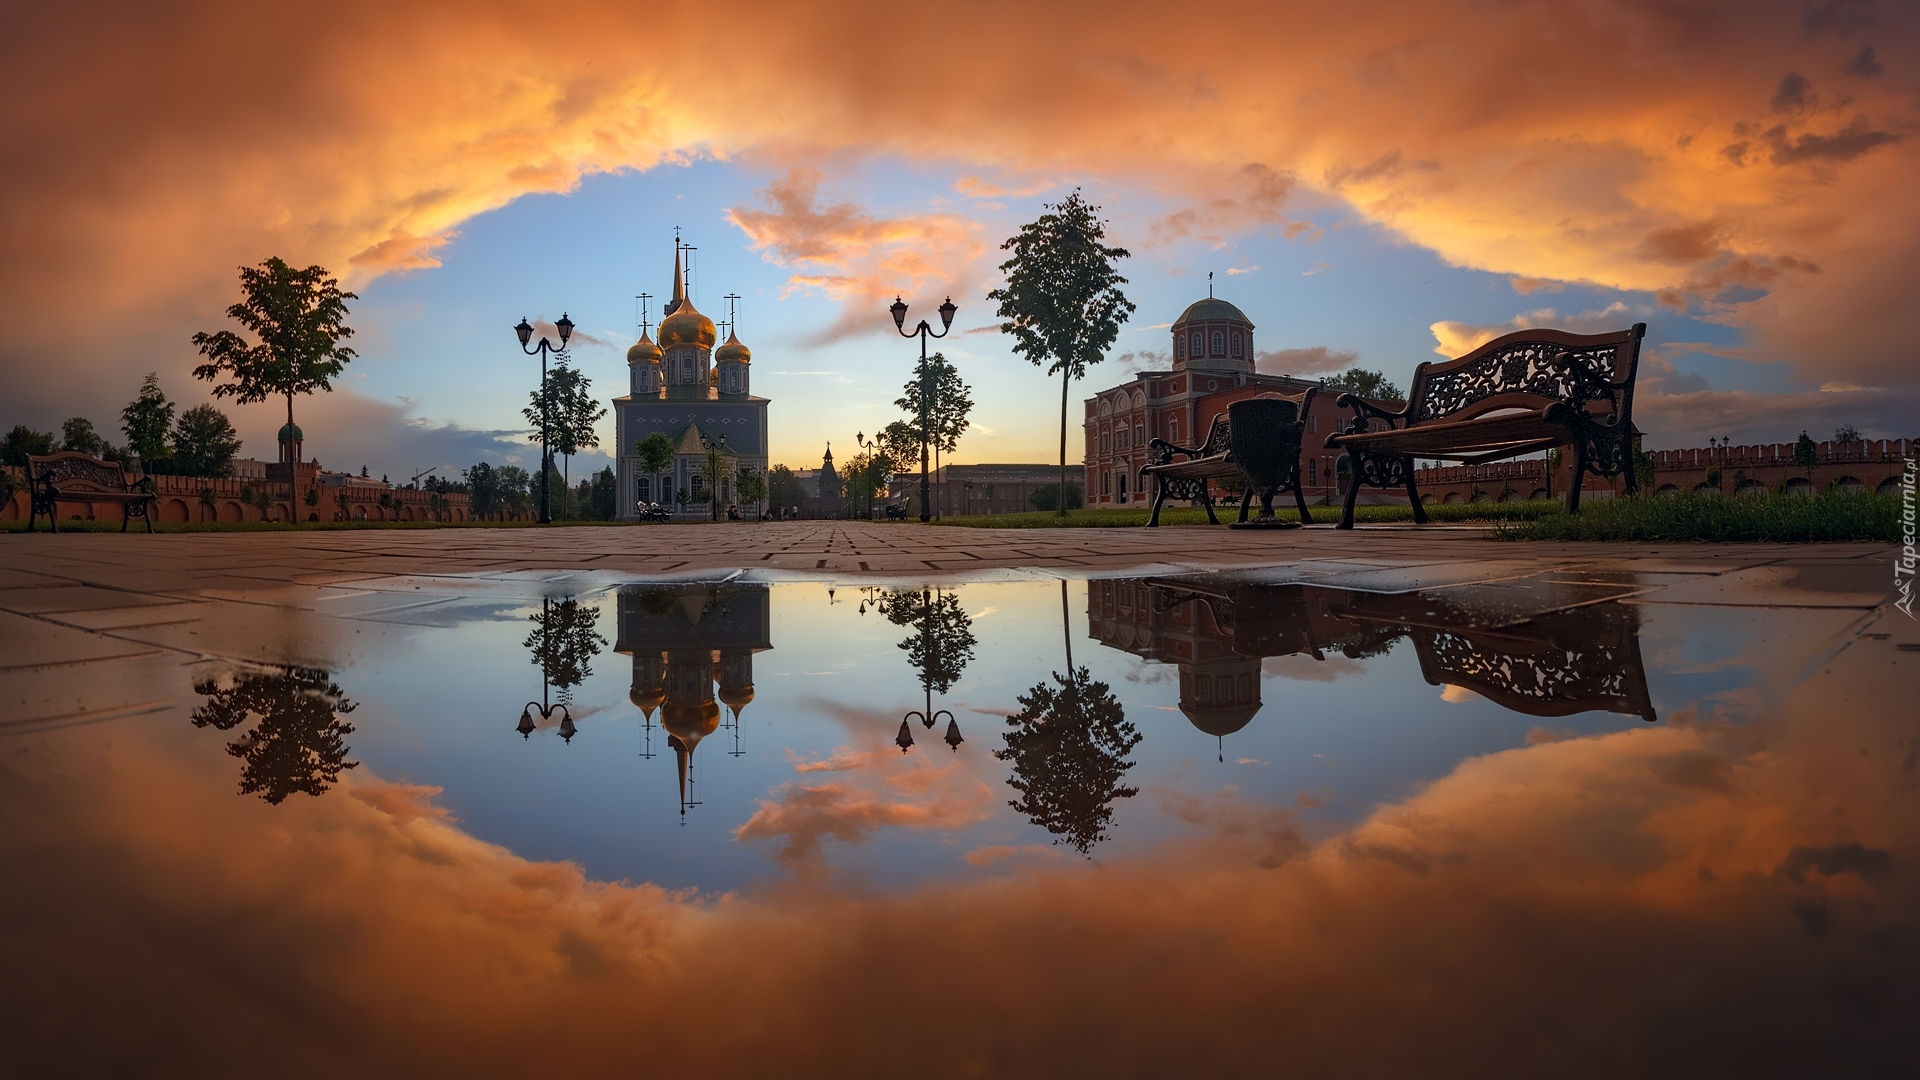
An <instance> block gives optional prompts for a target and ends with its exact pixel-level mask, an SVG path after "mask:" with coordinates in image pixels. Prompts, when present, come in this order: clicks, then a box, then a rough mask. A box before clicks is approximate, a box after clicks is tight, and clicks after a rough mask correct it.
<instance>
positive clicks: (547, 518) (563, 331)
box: [513, 311, 573, 525]
mask: <svg viewBox="0 0 1920 1080" xmlns="http://www.w3.org/2000/svg"><path fill="white" fill-rule="evenodd" d="M553 326H554V329H556V330H558V331H560V344H559V346H558V347H555V346H554V345H553V343H552V342H549V341H548V340H547V336H546V335H545V334H542V335H540V344H539V345H538V346H529V345H528V344H527V343H528V342H529V341H531V340H533V326H532V324H531V323H529V322H527V320H526V319H524V318H523V319H521V320H520V325H519V326H516V327H514V328H513V332H514V333H515V334H518V335H519V336H520V348H521V350H522V351H523V352H525V353H526V354H527V355H528V356H532V355H533V354H534V353H536V352H538V353H539V354H540V524H542V525H549V524H552V522H553V515H552V514H550V513H548V507H547V499H548V497H549V496H550V494H551V493H550V492H549V491H548V490H547V489H548V488H549V487H550V486H551V485H549V484H548V483H547V466H548V464H549V462H550V461H551V460H552V459H551V457H550V456H549V451H548V450H547V428H548V421H547V396H548V395H547V353H548V352H549V351H551V352H556V353H559V354H560V355H561V356H562V357H565V356H566V354H567V339H568V338H570V337H572V336H573V320H572V319H569V318H567V313H566V312H564V311H563V312H561V313H560V321H559V322H557V323H554V324H553Z"/></svg>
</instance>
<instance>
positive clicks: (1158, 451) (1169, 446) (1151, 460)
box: [1147, 439, 1207, 465]
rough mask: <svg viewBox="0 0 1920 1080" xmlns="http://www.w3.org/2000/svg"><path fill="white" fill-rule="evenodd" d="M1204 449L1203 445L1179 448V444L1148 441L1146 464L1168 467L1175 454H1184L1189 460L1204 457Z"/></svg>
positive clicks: (1164, 441) (1156, 440)
mask: <svg viewBox="0 0 1920 1080" xmlns="http://www.w3.org/2000/svg"><path fill="white" fill-rule="evenodd" d="M1206 449H1207V448H1206V446H1204V445H1201V446H1181V445H1180V444H1179V443H1172V442H1168V441H1167V440H1165V439H1148V440H1147V464H1149V465H1170V464H1172V463H1173V455H1175V454H1185V455H1186V456H1187V457H1189V458H1197V457H1205V456H1206Z"/></svg>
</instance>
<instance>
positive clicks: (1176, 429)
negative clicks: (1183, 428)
mask: <svg viewBox="0 0 1920 1080" xmlns="http://www.w3.org/2000/svg"><path fill="white" fill-rule="evenodd" d="M1167 440H1168V441H1169V442H1179V441H1180V418H1179V417H1177V416H1169V417H1167Z"/></svg>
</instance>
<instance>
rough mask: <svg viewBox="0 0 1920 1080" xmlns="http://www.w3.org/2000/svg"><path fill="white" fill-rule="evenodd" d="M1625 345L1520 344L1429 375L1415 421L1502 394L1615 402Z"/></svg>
mask: <svg viewBox="0 0 1920 1080" xmlns="http://www.w3.org/2000/svg"><path fill="white" fill-rule="evenodd" d="M1619 352H1620V346H1618V345H1597V346H1594V347H1592V348H1586V349H1569V348H1567V347H1566V346H1564V345H1558V344H1554V343H1551V342H1545V341H1521V342H1515V343H1514V344H1512V345H1509V346H1508V347H1506V348H1504V349H1500V350H1498V351H1496V352H1491V353H1488V354H1487V355H1485V356H1483V357H1480V358H1479V359H1478V360H1475V361H1474V362H1473V363H1471V364H1468V365H1467V366H1465V367H1462V368H1459V369H1458V370H1455V371H1446V372H1429V373H1428V375H1427V377H1426V383H1425V393H1424V394H1422V395H1421V398H1420V401H1419V403H1418V405H1417V408H1416V410H1415V413H1414V415H1413V416H1412V417H1411V419H1413V420H1414V421H1422V420H1432V419H1435V418H1438V417H1442V416H1451V415H1453V414H1454V413H1457V412H1459V411H1461V410H1462V409H1465V408H1467V407H1469V406H1471V405H1473V404H1475V403H1476V402H1480V401H1485V400H1486V399H1487V398H1490V397H1496V396H1498V395H1501V394H1537V395H1539V396H1541V397H1549V398H1558V399H1559V400H1561V401H1567V402H1581V403H1584V402H1588V401H1600V400H1607V401H1610V402H1611V403H1612V404H1613V406H1614V408H1615V409H1616V410H1618V408H1619V406H1620V402H1619V400H1618V399H1617V391H1615V390H1614V389H1613V388H1612V386H1611V381H1612V378H1613V371H1614V364H1615V363H1616V361H1617V360H1618V358H1619Z"/></svg>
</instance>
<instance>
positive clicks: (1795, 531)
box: [1493, 491, 1901, 543]
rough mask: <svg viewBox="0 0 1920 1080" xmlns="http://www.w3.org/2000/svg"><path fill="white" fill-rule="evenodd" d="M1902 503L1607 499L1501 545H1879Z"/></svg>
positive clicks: (1891, 539) (1864, 498)
mask: <svg viewBox="0 0 1920 1080" xmlns="http://www.w3.org/2000/svg"><path fill="white" fill-rule="evenodd" d="M1900 513H1901V507H1900V497H1899V496H1898V495H1876V494H1873V493H1870V492H1857V493H1856V492H1844V491H1830V492H1825V493H1822V494H1819V495H1788V494H1778V493H1776V494H1769V495H1715V494H1699V493H1694V492H1686V493H1683V494H1679V495H1672V496H1659V497H1654V496H1646V497H1642V498H1634V499H1602V500H1600V501H1598V502H1588V503H1582V504H1581V506H1580V512H1579V513H1578V514H1572V515H1569V514H1564V513H1561V514H1550V515H1547V516H1544V517H1540V518H1537V519H1535V520H1531V521H1509V522H1503V523H1501V524H1500V525H1498V526H1497V527H1495V529H1494V531H1493V536H1494V537H1495V538H1496V539H1500V540H1638V541H1659V542H1661V543H1686V542H1689V541H1699V542H1703V543H1715V542H1727V541H1784V542H1809V541H1835V540H1879V541H1884V542H1886V543H1898V542H1899V528H1900Z"/></svg>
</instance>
